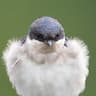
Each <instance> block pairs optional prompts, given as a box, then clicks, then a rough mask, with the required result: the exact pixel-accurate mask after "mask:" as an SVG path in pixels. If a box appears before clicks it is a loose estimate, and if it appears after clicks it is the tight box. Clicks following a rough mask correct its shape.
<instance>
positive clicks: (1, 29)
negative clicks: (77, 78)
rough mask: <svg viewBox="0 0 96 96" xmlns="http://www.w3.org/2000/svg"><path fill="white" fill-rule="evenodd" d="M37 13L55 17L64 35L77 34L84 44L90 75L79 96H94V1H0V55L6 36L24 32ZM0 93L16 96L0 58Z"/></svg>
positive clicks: (16, 36) (0, 54) (15, 36)
mask: <svg viewBox="0 0 96 96" xmlns="http://www.w3.org/2000/svg"><path fill="white" fill-rule="evenodd" d="M41 16H52V17H54V18H57V19H58V20H59V21H60V22H61V23H62V25H63V26H64V28H65V32H66V35H67V36H69V37H70V36H71V37H79V38H80V39H83V40H84V41H85V43H86V44H87V45H88V47H89V50H90V67H89V69H90V74H89V77H88V78H87V85H86V90H85V91H84V92H83V93H82V94H81V96H96V65H95V59H96V43H95V42H96V0H0V56H2V51H3V50H4V48H5V46H6V43H7V40H8V39H12V38H20V37H22V36H23V35H25V34H26V33H27V32H28V28H29V25H30V24H31V22H32V21H33V20H34V19H36V18H38V17H41ZM0 58H1V57H0ZM0 96H17V95H16V92H15V90H14V89H13V88H12V86H11V84H10V82H9V80H8V77H7V74H6V71H5V66H4V65H3V61H2V59H0Z"/></svg>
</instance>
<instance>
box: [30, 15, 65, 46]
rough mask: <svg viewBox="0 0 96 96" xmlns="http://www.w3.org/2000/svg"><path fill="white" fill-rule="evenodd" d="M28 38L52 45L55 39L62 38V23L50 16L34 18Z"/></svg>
mask: <svg viewBox="0 0 96 96" xmlns="http://www.w3.org/2000/svg"><path fill="white" fill-rule="evenodd" d="M29 37H30V39H31V40H32V39H35V40H38V41H40V42H43V43H45V44H47V45H48V46H52V45H53V44H54V43H55V42H56V41H58V40H60V39H62V38H64V28H63V27H62V25H61V24H60V23H59V22H58V21H57V20H56V19H53V18H51V17H46V16H45V17H41V18H39V19H37V20H35V21H34V22H33V23H32V24H31V27H30V30H29Z"/></svg>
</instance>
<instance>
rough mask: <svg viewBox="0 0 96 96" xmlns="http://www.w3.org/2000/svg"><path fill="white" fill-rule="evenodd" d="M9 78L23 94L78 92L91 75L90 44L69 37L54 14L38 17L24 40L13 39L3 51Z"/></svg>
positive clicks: (72, 95)
mask: <svg viewBox="0 0 96 96" xmlns="http://www.w3.org/2000/svg"><path fill="white" fill-rule="evenodd" d="M3 59H4V61H5V65H6V70H7V73H8V76H9V80H10V82H11V83H12V85H13V87H15V88H16V91H17V93H18V95H20V96H79V94H80V93H81V92H82V91H83V90H84V88H85V83H86V82H85V81H86V78H87V76H88V65H89V64H88V59H89V56H88V48H87V46H86V45H85V44H84V42H83V41H82V40H79V39H76V38H73V39H66V37H65V34H64V28H63V26H62V25H61V24H60V23H59V22H58V21H57V20H56V19H54V18H51V17H47V16H44V17H41V18H39V19H37V20H35V21H34V22H33V23H32V24H31V26H30V29H29V32H28V35H27V36H26V38H24V39H22V40H11V41H9V43H8V46H7V48H6V50H5V51H4V52H3Z"/></svg>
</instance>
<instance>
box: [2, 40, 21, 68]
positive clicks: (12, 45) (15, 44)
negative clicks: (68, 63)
mask: <svg viewBox="0 0 96 96" xmlns="http://www.w3.org/2000/svg"><path fill="white" fill-rule="evenodd" d="M21 51H22V48H21V42H20V41H17V40H10V41H9V42H8V44H7V47H6V49H5V51H4V52H3V60H4V62H5V65H6V67H7V69H9V70H10V68H12V67H13V66H14V65H15V64H17V62H19V58H18V57H20V54H21Z"/></svg>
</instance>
